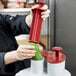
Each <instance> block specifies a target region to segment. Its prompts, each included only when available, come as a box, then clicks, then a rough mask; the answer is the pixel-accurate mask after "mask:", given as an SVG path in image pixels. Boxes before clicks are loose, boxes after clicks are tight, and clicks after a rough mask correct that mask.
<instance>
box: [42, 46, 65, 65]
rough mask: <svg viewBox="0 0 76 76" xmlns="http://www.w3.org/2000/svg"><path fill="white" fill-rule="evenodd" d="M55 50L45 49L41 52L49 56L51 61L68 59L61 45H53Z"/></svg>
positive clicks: (56, 61)
mask: <svg viewBox="0 0 76 76" xmlns="http://www.w3.org/2000/svg"><path fill="white" fill-rule="evenodd" d="M52 50H53V51H43V52H41V54H42V55H43V56H45V57H46V58H47V62H49V63H54V64H56V63H61V62H63V61H65V60H66V56H65V55H64V54H63V53H62V52H61V51H62V48H61V47H53V48H52Z"/></svg>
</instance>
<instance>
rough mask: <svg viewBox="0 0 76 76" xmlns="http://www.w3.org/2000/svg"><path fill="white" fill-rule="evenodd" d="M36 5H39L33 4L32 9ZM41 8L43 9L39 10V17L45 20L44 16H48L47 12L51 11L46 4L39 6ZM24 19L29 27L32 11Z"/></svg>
mask: <svg viewBox="0 0 76 76" xmlns="http://www.w3.org/2000/svg"><path fill="white" fill-rule="evenodd" d="M37 7H39V5H34V6H33V7H32V9H34V8H37ZM41 10H44V11H42V12H41V18H42V19H43V20H45V19H46V18H48V17H49V14H50V12H51V11H50V10H49V9H48V6H47V5H44V6H43V7H42V8H41ZM25 21H26V23H27V25H28V26H29V27H31V23H32V11H31V13H30V14H29V15H28V16H27V17H26V19H25Z"/></svg>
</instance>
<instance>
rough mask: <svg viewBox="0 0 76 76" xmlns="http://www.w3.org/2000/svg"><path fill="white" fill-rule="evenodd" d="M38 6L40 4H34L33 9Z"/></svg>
mask: <svg viewBox="0 0 76 76" xmlns="http://www.w3.org/2000/svg"><path fill="white" fill-rule="evenodd" d="M37 7H39V5H38V4H36V5H34V6H33V7H32V8H31V9H34V8H37Z"/></svg>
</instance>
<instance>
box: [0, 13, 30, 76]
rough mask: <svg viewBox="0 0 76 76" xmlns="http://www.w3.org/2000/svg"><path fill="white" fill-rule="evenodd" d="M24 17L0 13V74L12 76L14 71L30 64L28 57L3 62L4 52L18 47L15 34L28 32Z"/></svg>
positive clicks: (0, 75)
mask: <svg viewBox="0 0 76 76" xmlns="http://www.w3.org/2000/svg"><path fill="white" fill-rule="evenodd" d="M25 17H26V16H20V15H17V16H15V17H13V16H9V15H1V14H0V76H2V75H3V76H6V75H5V74H7V76H12V75H13V76H14V73H16V72H18V71H19V70H21V69H23V68H27V67H29V66H30V60H28V59H27V60H24V61H18V62H15V63H12V64H9V65H5V64H4V55H5V53H6V52H9V51H13V50H16V49H17V48H18V44H17V42H16V40H15V36H16V35H19V34H28V33H29V30H30V29H29V28H28V26H27V24H26V23H25ZM10 73H11V74H10ZM8 74H9V75H8Z"/></svg>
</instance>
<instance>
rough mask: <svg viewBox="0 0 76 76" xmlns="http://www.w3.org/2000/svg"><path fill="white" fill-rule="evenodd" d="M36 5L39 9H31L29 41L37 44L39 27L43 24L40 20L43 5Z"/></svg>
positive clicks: (39, 3) (40, 3)
mask: <svg viewBox="0 0 76 76" xmlns="http://www.w3.org/2000/svg"><path fill="white" fill-rule="evenodd" d="M36 4H38V5H39V7H37V8H34V9H32V13H33V20H32V25H31V31H30V37H29V41H30V42H36V43H39V40H40V33H41V27H42V22H43V19H42V18H41V12H42V11H44V10H41V7H42V6H43V5H44V3H42V2H37V3H36Z"/></svg>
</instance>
